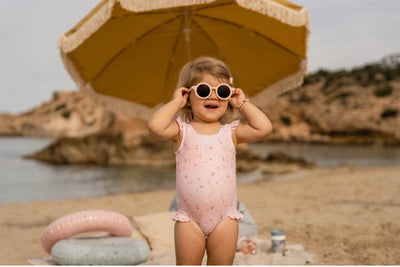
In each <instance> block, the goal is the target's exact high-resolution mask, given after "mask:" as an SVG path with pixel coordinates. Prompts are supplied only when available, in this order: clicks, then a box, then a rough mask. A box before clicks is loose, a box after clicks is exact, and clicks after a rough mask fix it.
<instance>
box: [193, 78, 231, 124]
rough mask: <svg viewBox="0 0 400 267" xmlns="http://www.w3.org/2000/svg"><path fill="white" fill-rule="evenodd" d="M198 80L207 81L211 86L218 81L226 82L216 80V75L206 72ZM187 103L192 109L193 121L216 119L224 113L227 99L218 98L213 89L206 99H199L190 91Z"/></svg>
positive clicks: (211, 120) (215, 84) (213, 120)
mask: <svg viewBox="0 0 400 267" xmlns="http://www.w3.org/2000/svg"><path fill="white" fill-rule="evenodd" d="M200 82H205V83H208V84H209V85H211V86H213V87H215V86H217V85H218V84H220V83H228V81H227V80H226V81H225V80H218V79H217V78H216V77H214V76H212V75H211V74H208V73H204V74H203V77H202V79H201V81H200ZM200 82H199V83H200ZM194 85H195V84H194ZM188 104H189V105H190V106H191V109H192V113H193V117H194V119H193V121H201V122H215V121H218V120H219V119H220V118H221V117H222V116H223V115H224V114H225V112H226V109H227V108H228V100H221V99H219V98H218V97H217V96H216V94H215V90H212V92H211V95H210V96H209V97H208V98H207V99H200V98H198V97H197V96H196V94H195V93H194V92H192V91H191V92H190V95H189V102H188Z"/></svg>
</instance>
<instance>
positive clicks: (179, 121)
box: [175, 116, 185, 133]
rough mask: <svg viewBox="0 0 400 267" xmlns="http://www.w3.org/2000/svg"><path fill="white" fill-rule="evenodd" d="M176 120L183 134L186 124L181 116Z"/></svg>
mask: <svg viewBox="0 0 400 267" xmlns="http://www.w3.org/2000/svg"><path fill="white" fill-rule="evenodd" d="M175 120H176V122H177V123H178V125H179V130H180V131H181V132H182V133H183V132H184V129H185V122H184V121H183V120H182V119H181V118H180V117H179V116H176V117H175Z"/></svg>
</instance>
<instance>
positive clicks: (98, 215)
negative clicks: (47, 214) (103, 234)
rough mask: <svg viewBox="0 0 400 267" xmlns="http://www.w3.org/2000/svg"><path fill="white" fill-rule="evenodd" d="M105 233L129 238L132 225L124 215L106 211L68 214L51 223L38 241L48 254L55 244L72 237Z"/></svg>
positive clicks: (85, 211)
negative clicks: (86, 233) (91, 233)
mask: <svg viewBox="0 0 400 267" xmlns="http://www.w3.org/2000/svg"><path fill="white" fill-rule="evenodd" d="M91 231H107V232H109V233H110V234H111V235H113V236H121V237H130V236H131V234H132V224H131V222H130V221H129V219H128V218H127V217H125V216H124V215H122V214H120V213H117V212H113V211H108V210H84V211H80V212H75V213H70V214H67V215H65V216H62V217H60V218H58V219H57V220H55V221H53V222H52V223H51V224H49V226H47V228H46V229H45V230H44V232H43V234H42V237H41V239H40V241H41V243H42V247H43V248H44V250H45V251H46V252H47V253H49V254H50V252H51V248H52V247H53V245H54V244H55V243H57V242H58V241H60V240H62V239H66V238H69V237H71V236H73V235H76V234H80V233H84V232H91Z"/></svg>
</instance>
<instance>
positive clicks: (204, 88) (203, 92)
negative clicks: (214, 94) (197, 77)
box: [197, 84, 211, 97]
mask: <svg viewBox="0 0 400 267" xmlns="http://www.w3.org/2000/svg"><path fill="white" fill-rule="evenodd" d="M210 91H211V89H210V87H209V86H208V85H207V84H200V85H199V86H197V95H198V96H200V97H208V96H209V95H210Z"/></svg>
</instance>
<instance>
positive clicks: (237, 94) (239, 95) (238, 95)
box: [229, 88, 246, 107]
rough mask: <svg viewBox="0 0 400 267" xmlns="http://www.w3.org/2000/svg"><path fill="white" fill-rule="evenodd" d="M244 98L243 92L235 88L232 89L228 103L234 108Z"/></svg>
mask: <svg viewBox="0 0 400 267" xmlns="http://www.w3.org/2000/svg"><path fill="white" fill-rule="evenodd" d="M245 98H246V96H245V95H244V92H243V90H242V89H240V88H235V89H233V93H232V96H231V98H229V103H230V104H231V106H232V107H236V106H237V105H239V103H240V102H241V101H243V100H244V99H245Z"/></svg>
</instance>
